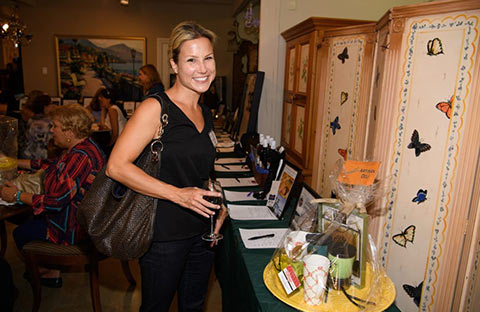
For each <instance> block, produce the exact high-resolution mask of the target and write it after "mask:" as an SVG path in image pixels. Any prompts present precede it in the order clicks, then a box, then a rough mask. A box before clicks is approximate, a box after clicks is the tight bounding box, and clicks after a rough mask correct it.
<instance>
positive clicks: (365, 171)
mask: <svg viewBox="0 0 480 312" xmlns="http://www.w3.org/2000/svg"><path fill="white" fill-rule="evenodd" d="M379 167H380V162H379V161H354V160H347V161H345V163H344V164H343V167H342V170H341V171H340V174H339V175H338V178H337V181H338V182H341V183H345V184H353V185H372V184H373V182H374V180H375V177H376V176H377V173H378V168H379Z"/></svg>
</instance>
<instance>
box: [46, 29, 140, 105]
mask: <svg viewBox="0 0 480 312" xmlns="http://www.w3.org/2000/svg"><path fill="white" fill-rule="evenodd" d="M62 39H71V40H79V41H80V40H82V39H83V40H97V41H98V40H104V41H109V40H111V41H112V42H111V44H112V45H114V44H121V43H123V44H124V45H125V46H126V47H127V48H130V53H131V55H132V56H131V57H132V60H133V62H130V64H132V66H133V67H132V69H133V70H132V72H133V74H131V73H129V72H128V71H129V69H125V70H118V71H116V70H113V71H112V65H113V64H128V62H126V63H121V61H125V60H127V59H126V58H125V50H124V51H123V52H124V53H123V54H120V53H117V54H116V55H113V54H111V55H107V56H106V57H105V55H103V56H102V64H100V63H98V59H99V54H98V51H100V49H102V50H103V51H105V50H104V49H103V47H101V46H100V47H99V46H95V47H94V48H93V49H94V50H93V51H94V52H96V53H90V54H89V53H88V52H87V51H88V50H87V51H79V50H78V49H77V50H76V51H73V50H72V49H70V50H69V49H62V53H60V47H61V44H60V43H59V41H60V40H62ZM122 41H123V42H122ZM54 42H55V61H56V67H57V88H58V89H57V90H58V95H59V96H61V97H63V98H71V99H74V98H76V99H80V98H81V97H83V96H93V94H91V93H92V92H89V93H88V94H84V92H83V87H84V86H85V85H86V82H87V80H86V79H92V77H85V76H84V75H82V74H81V71H82V69H84V68H83V67H82V66H89V67H90V68H89V69H90V70H92V68H91V67H92V66H91V65H92V64H93V65H94V66H95V65H97V67H96V70H98V71H96V75H99V71H100V70H101V71H102V72H101V73H100V76H101V75H103V74H104V75H110V76H112V75H118V74H121V75H122V77H124V78H125V79H127V80H128V81H129V82H133V83H135V81H136V79H135V78H134V77H135V76H138V74H137V75H136V74H135V72H136V70H135V68H137V69H138V68H140V66H143V65H145V64H146V60H147V43H146V38H145V37H127V36H126V37H122V36H119V37H117V36H95V35H92V36H89V35H54ZM133 43H134V45H132V44H133ZM97 44H104V42H100V43H97ZM78 45H81V44H78ZM87 48H92V47H91V46H90V45H89V46H87ZM138 50H140V51H138ZM63 51H65V52H63ZM131 51H135V52H131ZM127 53H128V52H127ZM138 53H141V61H142V65H140V66H136V65H135V64H137V63H140V62H139V61H137V60H136V58H135V55H138ZM121 56H123V59H121ZM103 57H105V58H106V60H105V59H104V58H103ZM61 58H62V59H63V58H67V59H68V60H70V62H69V64H68V66H70V68H69V69H67V70H66V71H63V72H62V67H65V66H63V65H62V66H61V65H60V64H61ZM75 58H77V59H78V61H75ZM129 60H130V59H128V60H127V61H129ZM75 62H78V63H79V64H75ZM86 64H88V65H86ZM105 65H106V66H105ZM78 67H82V68H78ZM72 68H74V71H73V72H72ZM100 68H101V69H100ZM79 72H80V74H79V75H78V76H77V74H78V73H79ZM62 74H63V78H62ZM67 75H68V76H67ZM62 83H63V90H62ZM102 85H103V82H102ZM94 92H95V91H93V93H94Z"/></svg>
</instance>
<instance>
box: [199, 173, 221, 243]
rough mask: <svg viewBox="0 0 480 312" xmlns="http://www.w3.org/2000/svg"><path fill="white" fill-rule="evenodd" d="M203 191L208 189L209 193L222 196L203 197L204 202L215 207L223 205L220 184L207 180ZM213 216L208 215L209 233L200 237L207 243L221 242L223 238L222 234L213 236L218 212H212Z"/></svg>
mask: <svg viewBox="0 0 480 312" xmlns="http://www.w3.org/2000/svg"><path fill="white" fill-rule="evenodd" d="M204 188H205V189H208V190H210V191H214V192H218V193H220V194H222V196H220V197H218V196H203V199H205V200H206V201H208V202H210V203H212V204H215V205H222V203H223V193H222V187H221V185H220V182H218V181H212V180H210V179H209V180H208V181H205V185H204ZM214 212H215V214H213V215H210V232H207V233H205V234H203V235H202V239H203V240H205V241H207V242H213V241H217V240H221V239H222V238H223V235H222V234H215V223H216V221H217V217H218V213H219V211H217V210H214Z"/></svg>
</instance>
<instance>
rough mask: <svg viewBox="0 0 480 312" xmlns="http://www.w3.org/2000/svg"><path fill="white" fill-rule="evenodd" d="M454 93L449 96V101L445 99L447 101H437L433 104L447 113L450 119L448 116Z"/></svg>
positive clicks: (450, 112)
mask: <svg viewBox="0 0 480 312" xmlns="http://www.w3.org/2000/svg"><path fill="white" fill-rule="evenodd" d="M454 96H455V95H452V97H451V98H450V101H447V102H440V103H438V104H437V105H435V107H436V108H437V109H438V110H440V111H442V112H444V113H445V115H447V118H448V119H450V117H452V106H453V98H454Z"/></svg>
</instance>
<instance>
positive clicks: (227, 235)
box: [215, 173, 400, 312]
mask: <svg viewBox="0 0 480 312" xmlns="http://www.w3.org/2000/svg"><path fill="white" fill-rule="evenodd" d="M216 176H217V177H219V178H221V177H225V178H227V177H232V176H234V175H232V174H230V173H226V174H224V173H222V174H220V173H216ZM238 177H239V176H238ZM243 190H245V188H243ZM293 202H294V201H291V204H290V205H289V207H287V211H286V213H285V215H284V217H283V219H282V220H278V221H277V220H275V221H265V220H252V221H240V220H232V219H230V218H227V219H226V220H225V223H224V225H223V229H222V233H223V235H224V239H223V240H222V241H221V242H220V243H219V245H218V247H217V252H216V259H215V273H216V275H217V278H218V280H219V283H220V287H221V288H222V307H223V311H224V312H235V311H238V312H253V311H266V312H270V311H271V312H291V311H297V310H296V309H294V308H292V307H290V306H289V305H287V304H285V303H283V302H282V301H280V300H278V299H277V298H276V297H275V296H274V295H272V293H271V292H270V291H269V290H268V289H267V287H266V286H265V284H264V282H263V270H264V269H265V266H266V265H267V264H268V262H269V261H270V259H271V257H272V255H273V253H274V251H275V249H247V248H245V246H244V245H243V242H242V238H241V237H240V232H239V230H238V229H239V228H246V229H258V228H286V227H288V223H289V220H290V218H291V216H292V213H293V209H294V206H295V205H294V203H293ZM386 311H388V312H397V311H400V310H399V309H398V308H397V307H396V306H395V304H392V306H390V308H388V309H387V310H386Z"/></svg>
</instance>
